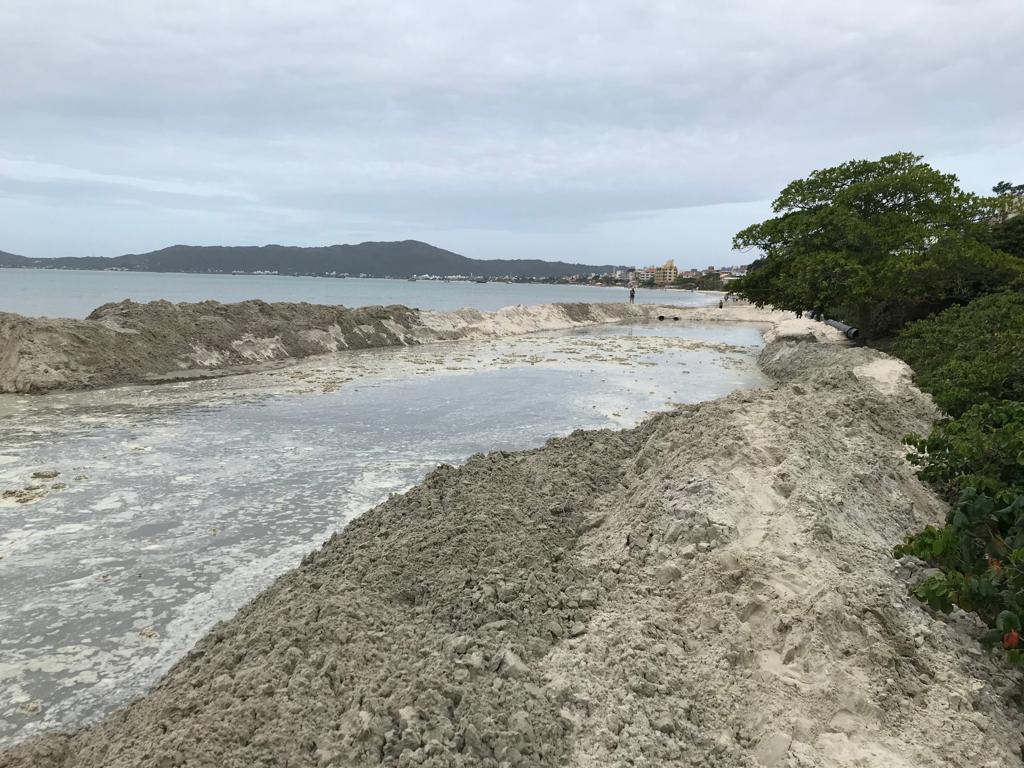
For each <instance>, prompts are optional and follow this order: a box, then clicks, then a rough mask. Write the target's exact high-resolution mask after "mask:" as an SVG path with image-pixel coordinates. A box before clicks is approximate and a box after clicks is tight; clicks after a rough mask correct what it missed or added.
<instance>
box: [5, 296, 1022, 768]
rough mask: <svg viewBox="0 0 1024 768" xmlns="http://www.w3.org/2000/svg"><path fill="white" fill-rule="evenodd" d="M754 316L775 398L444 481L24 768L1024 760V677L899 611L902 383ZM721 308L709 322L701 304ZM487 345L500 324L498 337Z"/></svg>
mask: <svg viewBox="0 0 1024 768" xmlns="http://www.w3.org/2000/svg"><path fill="white" fill-rule="evenodd" d="M685 314H686V317H687V319H694V320H700V321H702V322H704V321H708V320H718V319H721V320H726V321H741V320H742V321H745V322H752V321H753V322H762V323H765V324H766V330H767V332H766V340H767V341H768V345H767V347H766V348H765V350H764V352H763V353H762V356H761V364H762V367H763V369H764V371H765V372H766V373H767V374H768V375H770V376H771V377H772V378H773V380H774V381H775V384H774V386H772V387H769V388H765V389H760V390H747V391H741V392H737V393H734V394H732V395H729V396H728V397H725V398H723V399H721V400H716V401H712V402H706V403H702V404H700V405H696V406H686V407H682V408H679V409H677V410H675V411H671V412H667V413H662V414H658V415H656V416H654V417H652V418H650V419H648V420H646V421H644V422H643V423H641V424H640V425H639V426H637V427H635V428H633V429H628V430H623V431H611V430H600V431H594V432H582V431H581V432H576V433H573V434H572V435H570V436H568V437H565V438H556V439H553V440H551V441H549V442H548V443H547V444H546V445H545V446H544V447H542V448H538V449H533V450H528V451H522V452H516V453H492V454H486V455H478V456H475V457H473V458H472V459H470V460H469V461H468V462H467V463H466V464H464V465H463V466H461V467H458V468H453V467H449V466H441V467H439V468H438V469H436V470H435V471H434V472H432V473H431V474H430V475H428V476H427V477H426V478H425V480H424V481H423V483H422V484H420V485H418V486H416V487H415V488H413V489H412V490H410V491H409V492H407V493H405V494H401V495H398V496H394V497H392V498H391V499H389V500H388V501H387V502H385V503H384V504H381V505H379V506H378V507H376V508H374V509H372V510H370V511H368V512H366V513H365V514H363V515H362V516H361V517H360V518H358V519H357V520H355V521H353V522H352V523H351V524H349V525H348V526H347V527H346V528H345V529H344V530H342V531H341V532H340V533H338V534H336V535H335V536H333V537H332V538H331V539H330V540H329V541H328V542H327V543H326V544H324V546H323V547H322V548H320V549H319V550H317V551H316V552H314V553H312V554H310V555H309V556H308V557H307V558H306V559H305V560H304V561H303V564H302V566H301V567H299V568H298V569H296V570H294V571H291V572H289V573H288V574H285V575H284V576H282V577H281V578H279V579H278V580H277V581H276V582H275V584H274V585H273V586H272V587H271V588H270V589H268V590H267V591H266V592H264V593H263V594H261V595H260V596H259V597H258V598H257V599H256V600H254V601H253V602H252V603H251V604H250V605H248V606H247V607H245V608H244V609H243V610H241V611H240V612H239V614H238V615H237V616H236V617H234V618H233V619H231V620H230V621H227V622H224V623H223V624H221V625H219V626H218V627H217V628H215V629H214V630H213V631H212V632H211V633H210V634H209V635H208V636H207V637H206V638H204V639H203V640H202V641H200V643H198V644H197V646H196V648H195V649H194V650H193V651H192V652H191V653H189V654H188V656H186V657H185V658H184V659H182V660H181V661H180V662H179V663H178V664H177V665H175V667H174V668H173V669H172V670H171V671H170V673H168V675H167V676H166V677H165V678H164V679H163V681H162V682H161V683H159V684H158V685H157V686H156V687H155V688H154V689H153V690H152V691H151V692H150V693H149V694H148V695H147V696H145V697H143V698H141V699H139V700H138V701H136V702H135V703H133V704H131V705H129V706H128V707H127V708H125V709H123V710H120V711H118V712H116V713H114V714H113V715H111V716H109V717H107V718H105V719H104V720H102V721H100V722H99V723H97V724H95V725H92V726H89V727H87V728H85V729H83V730H81V731H79V732H78V733H76V734H74V735H66V734H49V735H44V736H39V737H33V738H30V739H29V740H27V741H26V742H24V743H22V744H20V745H18V746H16V747H14V748H13V749H11V750H9V751H7V752H0V763H2V764H4V765H5V766H7V765H10V766H12V768H15V767H17V768H20V767H21V766H40V767H41V768H45V767H48V766H62V767H66V768H71V766H76V767H78V766H80V767H81V768H86V767H90V768H91V767H92V766H135V765H142V764H153V765H160V766H163V765H168V766H176V765H188V766H193V765H218V766H235V765H237V766H243V765H245V766H249V765H272V764H282V763H283V762H285V761H287V763H288V764H289V765H292V766H296V765H301V766H306V765H309V766H347V765H365V764H387V765H407V764H420V765H428V766H442V765H446V766H447V765H494V766H497V765H503V764H508V765H566V764H568V765H576V766H594V765H617V764H623V763H626V762H632V763H634V764H645V763H646V764H651V763H653V764H667V763H672V762H677V763H678V762H682V763H685V764H692V765H708V766H712V765H717V766H747V765H751V766H753V765H765V766H786V765H789V766H819V765H822V766H851V767H852V766H854V765H859V766H877V767H878V768H881V767H882V766H939V765H962V766H968V765H971V766H981V765H1014V764H1019V761H1020V757H1019V752H1018V747H1019V743H1018V742H1019V734H1020V731H1021V727H1022V725H1024V720H1022V718H1021V716H1020V713H1019V712H1018V711H1017V710H1015V709H1014V708H1012V705H1009V704H1007V702H1006V699H1007V698H1008V697H1009V695H1010V694H1011V693H1012V690H1013V689H1014V687H1015V686H1016V685H1018V684H1019V680H1018V677H1019V675H1018V673H1015V672H1013V671H1010V670H1008V669H1007V668H1006V667H1005V666H1002V665H1001V664H1000V662H999V660H998V659H996V658H993V657H991V656H989V655H987V654H986V653H984V652H982V651H981V650H980V648H979V646H978V643H977V642H976V640H974V639H973V638H974V629H975V628H974V627H973V625H972V622H971V618H970V617H969V616H967V615H964V614H958V615H955V616H953V617H945V618H942V617H936V616H933V615H931V614H929V612H928V611H927V610H926V609H925V608H923V607H922V606H921V605H920V604H919V603H918V602H917V601H916V600H915V599H914V598H912V597H910V596H909V595H908V594H907V585H908V583H910V581H911V580H912V579H913V578H915V577H917V576H919V572H920V570H921V569H920V568H919V567H918V566H916V565H915V564H914V563H913V562H909V561H906V560H905V561H899V562H897V561H894V560H893V559H892V558H891V557H890V555H889V552H890V550H891V547H892V545H893V544H895V543H897V542H898V541H899V540H900V539H901V538H902V536H903V535H904V534H905V533H907V532H909V531H912V530H917V529H919V528H920V527H921V526H922V525H923V524H926V523H929V522H935V521H936V520H939V519H941V517H942V516H943V514H944V506H943V504H942V503H941V502H940V501H939V500H938V499H937V498H936V497H935V496H934V495H933V494H931V493H930V492H929V491H928V490H927V489H926V488H925V487H924V486H923V485H922V484H921V483H920V482H919V481H918V480H917V478H916V477H915V476H914V473H913V468H912V467H911V466H910V465H909V464H908V463H907V462H906V461H905V460H904V459H903V453H904V448H903V446H902V445H901V443H900V440H901V438H902V436H903V434H905V433H906V432H909V431H921V430H923V429H925V428H926V427H927V426H928V425H929V424H930V423H931V421H932V420H933V419H934V418H935V417H936V415H937V414H936V411H935V409H934V406H933V405H932V404H931V402H930V399H929V398H928V397H927V396H925V395H923V394H921V393H920V392H919V391H918V390H917V389H916V388H915V387H914V386H913V384H912V383H911V382H910V372H909V369H908V368H907V367H906V366H905V365H904V364H902V363H900V362H899V361H896V360H894V359H893V358H890V357H888V356H886V355H884V354H882V353H880V352H877V351H874V350H870V349H866V348H859V347H852V346H849V345H847V344H846V343H844V342H842V341H840V340H838V333H833V332H832V330H831V329H828V328H827V327H823V326H821V325H820V324H815V323H811V322H809V321H804V320H800V321H797V320H792V319H790V316H789V315H788V314H783V313H766V312H763V311H761V310H756V309H755V308H753V307H743V306H736V307H732V308H729V309H726V310H718V309H717V308H709V309H699V310H688V311H686V313H685ZM701 315H706V316H701ZM481 332H483V331H481Z"/></svg>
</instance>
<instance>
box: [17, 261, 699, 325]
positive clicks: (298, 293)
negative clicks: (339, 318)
mask: <svg viewBox="0 0 1024 768" xmlns="http://www.w3.org/2000/svg"><path fill="white" fill-rule="evenodd" d="M718 298H719V296H718V295H717V294H707V293H700V292H697V291H681V290H666V289H654V288H641V289H640V290H639V291H637V296H636V300H637V301H638V302H639V303H642V304H679V305H680V306H702V305H706V304H711V303H713V302H717V301H718ZM122 299H132V300H133V301H138V302H146V301H155V300H157V299H167V300H168V301H174V302H178V301H206V300H208V299H212V300H215V301H222V302H232V301H245V300H246V299H263V300H264V301H294V302H298V301H307V302H310V303H312V304H343V305H345V306H348V307H364V306H369V305H371V304H404V305H405V306H407V307H416V308H419V309H459V308H460V307H474V308H476V309H482V310H494V309H500V308H501V307H507V306H509V305H511V304H550V303H554V302H574V301H583V302H606V301H626V300H627V299H628V293H627V291H626V289H625V288H608V287H603V286H588V285H561V284H546V283H537V284H533V283H531V284H521V283H470V282H465V281H453V282H450V283H446V282H443V281H440V280H416V281H409V280H383V279H376V278H345V279H338V278H329V277H287V276H283V275H198V274H178V273H155V272H98V271H97V272H90V271H85V270H61V269H0V312H15V313H17V314H20V315H28V316H30V317H36V316H44V317H85V316H86V315H88V314H89V313H90V312H92V310H94V309H96V307H98V306H100V305H102V304H106V303H107V302H111V301H121V300H122Z"/></svg>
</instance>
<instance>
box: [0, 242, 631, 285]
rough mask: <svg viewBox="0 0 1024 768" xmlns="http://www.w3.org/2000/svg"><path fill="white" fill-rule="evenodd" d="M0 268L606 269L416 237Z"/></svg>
mask: <svg viewBox="0 0 1024 768" xmlns="http://www.w3.org/2000/svg"><path fill="white" fill-rule="evenodd" d="M0 267H25V268H35V269H46V268H49V269H89V270H103V269H119V270H125V271H130V272H201V273H231V272H256V271H271V272H273V271H276V272H277V273H278V274H282V275H328V274H331V273H335V274H344V273H348V274H350V275H360V274H365V275H369V276H371V277H412V276H413V275H423V274H429V275H475V276H478V277H504V276H506V275H509V276H513V277H526V278H557V277H565V276H568V275H575V274H588V273H591V272H597V273H602V272H610V271H612V270H614V269H616V267H615V266H613V265H609V264H603V265H590V264H572V263H567V262H564V261H541V260H540V259H495V260H483V259H471V258H469V257H467V256H462V255H460V254H458V253H453V252H452V251H446V250H444V249H443V248H437V247H436V246H433V245H430V244H429V243H423V242H420V241H418V240H402V241H400V242H369V243H359V244H357V245H327V246H322V247H313V248H302V247H298V246H288V245H262V246H221V245H172V246H170V247H169V248H162V249H160V250H158V251H151V252H149V253H129V254H125V255H124V256H82V257H71V256H64V257H57V258H48V259H44V258H30V257H28V256H17V255H15V254H13V253H5V252H4V251H0Z"/></svg>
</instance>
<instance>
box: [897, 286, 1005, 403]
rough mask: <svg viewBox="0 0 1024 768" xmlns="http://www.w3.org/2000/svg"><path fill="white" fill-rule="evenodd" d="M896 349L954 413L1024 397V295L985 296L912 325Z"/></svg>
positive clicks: (921, 383)
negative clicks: (976, 405) (975, 404)
mask: <svg viewBox="0 0 1024 768" xmlns="http://www.w3.org/2000/svg"><path fill="white" fill-rule="evenodd" d="M893 351H894V352H895V354H897V355H898V356H899V357H901V358H903V359H904V360H906V361H907V363H909V364H910V367H911V368H913V369H914V374H915V377H914V378H915V380H916V381H917V383H918V385H919V386H920V387H921V388H922V389H924V390H925V391H927V392H930V393H931V394H932V396H933V397H934V398H935V402H936V403H937V404H938V406H939V407H940V408H942V409H943V410H945V411H946V412H947V413H950V414H952V415H954V416H956V415H959V414H961V413H963V412H964V411H966V410H967V409H968V408H970V407H971V406H972V405H973V404H974V403H979V402H990V401H994V400H1024V294H1021V293H1018V292H1009V291H1007V292H1003V293H996V294H991V295H989V296H983V297H981V298H979V299H975V300H974V301H972V302H971V303H970V304H967V305H965V306H958V307H951V308H950V309H947V310H945V311H944V312H941V313H939V314H938V315H934V316H932V317H929V318H927V319H925V320H920V321H918V322H916V323H911V324H910V325H908V326H906V328H904V329H903V331H901V332H900V334H899V336H898V337H897V340H896V344H895V345H894V348H893Z"/></svg>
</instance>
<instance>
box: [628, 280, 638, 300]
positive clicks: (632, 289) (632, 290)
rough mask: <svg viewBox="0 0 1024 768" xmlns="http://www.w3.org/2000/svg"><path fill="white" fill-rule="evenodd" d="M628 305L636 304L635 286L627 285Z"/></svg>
mask: <svg viewBox="0 0 1024 768" xmlns="http://www.w3.org/2000/svg"><path fill="white" fill-rule="evenodd" d="M629 303H630V304H634V303H636V286H635V285H633V284H632V283H630V284H629Z"/></svg>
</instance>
